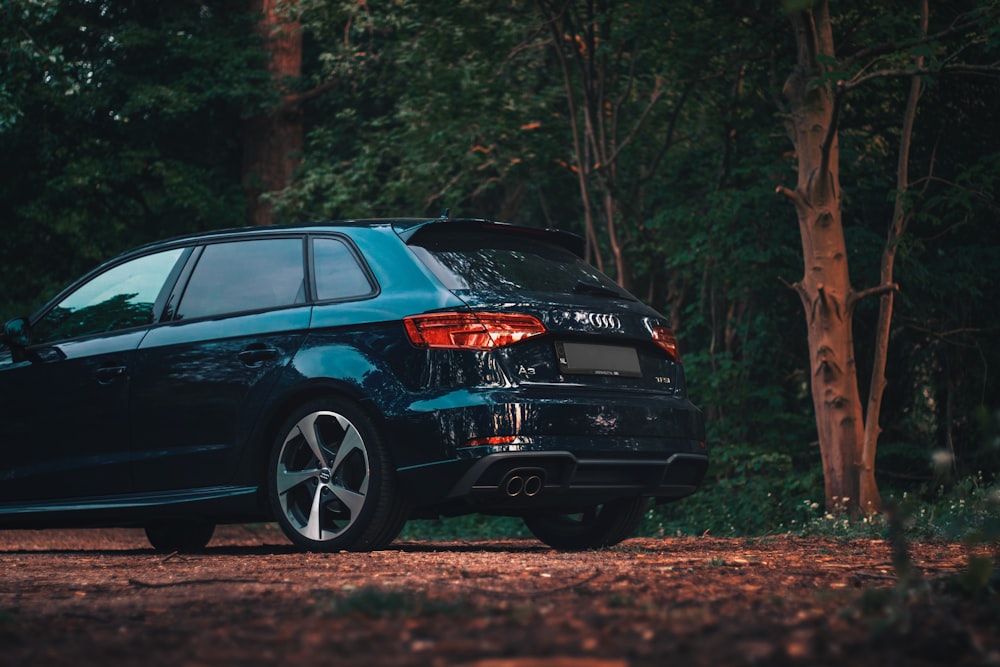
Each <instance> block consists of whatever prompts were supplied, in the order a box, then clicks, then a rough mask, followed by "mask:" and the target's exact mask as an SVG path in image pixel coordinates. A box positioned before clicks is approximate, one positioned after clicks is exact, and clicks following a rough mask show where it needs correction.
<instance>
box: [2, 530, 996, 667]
mask: <svg viewBox="0 0 1000 667" xmlns="http://www.w3.org/2000/svg"><path fill="white" fill-rule="evenodd" d="M972 555H973V554H970V553H969V552H968V551H967V549H966V548H965V547H964V546H962V545H960V544H955V543H919V544H910V545H909V562H910V563H911V564H912V565H913V566H915V571H914V576H913V577H912V578H910V579H909V581H908V582H902V581H900V579H899V577H898V574H897V573H898V572H901V571H902V570H900V569H899V568H898V567H897V566H895V565H894V563H893V554H892V548H891V545H889V544H888V543H886V542H884V541H881V540H837V539H821V538H808V539H806V538H796V537H788V536H777V537H767V538H756V539H719V538H710V537H701V538H666V539H648V538H642V539H633V540H629V541H627V542H624V543H623V544H622V545H620V546H619V547H616V548H614V549H608V550H603V551H588V552H581V553H563V552H558V551H553V550H551V549H548V548H546V547H544V546H542V545H541V544H539V543H537V542H532V541H527V540H510V541H506V540H502V541H489V542H405V541H404V542H399V543H396V544H393V545H392V547H391V549H389V550H386V551H381V552H375V553H337V554H329V555H320V554H307V553H300V552H297V551H295V550H294V549H292V548H291V547H290V546H288V544H287V542H286V541H285V539H284V537H283V536H282V535H281V534H280V532H279V531H278V530H277V529H276V528H275V527H273V526H271V525H269V524H263V525H253V526H242V527H237V526H234V527H222V528H220V529H219V530H218V531H217V533H216V537H215V538H214V539H213V541H212V543H211V544H210V545H209V548H208V549H207V550H206V551H205V552H204V553H200V554H197V555H179V554H171V555H165V554H158V553H155V552H153V551H152V550H151V549H150V548H149V547H148V546H147V544H146V542H145V537H144V535H143V533H142V532H141V531H135V530H85V531H45V532H42V531H0V568H2V573H3V574H2V577H3V578H2V584H0V665H45V666H47V665H56V666H59V665H72V666H73V667H82V666H84V665H124V666H132V665H135V666H136V667H139V666H143V667H147V666H156V665H171V666H174V665H189V666H192V667H193V666H200V665H206V666H207V665H273V664H281V665H285V666H295V665H316V664H331V665H337V664H352V663H353V664H357V665H361V666H364V667H367V666H381V665H430V666H436V665H468V666H475V667H533V666H534V665H543V664H544V665H546V666H547V667H633V666H639V665H650V666H653V665H657V666H659V665H667V664H680V665H685V666H687V665H705V666H708V665H711V666H713V667H718V666H725V665H810V666H811V665H846V664H850V665H860V666H869V665H870V666H873V667H874V666H878V667H891V666H893V665H918V666H919V665H938V664H940V665H945V664H947V665H995V666H1000V601H998V598H997V593H996V591H993V590H991V589H990V587H989V586H983V585H981V584H977V585H974V586H970V587H968V589H969V590H971V591H972V592H971V593H970V592H968V590H967V589H966V588H963V587H962V586H961V585H959V584H960V582H961V581H964V580H965V579H968V577H969V571H968V567H967V566H968V564H969V562H970V556H972ZM963 573H965V574H963ZM994 581H995V580H994Z"/></svg>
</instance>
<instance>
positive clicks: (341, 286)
mask: <svg viewBox="0 0 1000 667" xmlns="http://www.w3.org/2000/svg"><path fill="white" fill-rule="evenodd" d="M313 264H314V266H315V270H316V299H317V300H319V301H334V300H338V299H354V298H358V297H364V296H368V295H370V294H373V293H374V291H375V290H374V288H373V287H372V284H371V282H370V281H369V280H368V275H367V274H366V273H365V270H364V269H363V268H362V267H361V265H360V264H359V263H358V258H357V257H356V256H355V255H354V253H353V252H351V249H350V248H349V247H348V246H347V244H346V243H344V242H343V241H341V240H339V239H333V238H317V239H313Z"/></svg>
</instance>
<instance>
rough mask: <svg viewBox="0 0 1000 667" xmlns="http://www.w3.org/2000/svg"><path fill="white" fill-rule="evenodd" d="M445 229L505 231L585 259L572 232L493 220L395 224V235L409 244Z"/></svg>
mask: <svg viewBox="0 0 1000 667" xmlns="http://www.w3.org/2000/svg"><path fill="white" fill-rule="evenodd" d="M445 226H447V227H460V226H461V227H465V228H467V229H468V228H478V229H484V230H486V229H493V230H505V231H509V232H510V233H513V234H519V235H521V236H527V237H534V238H537V239H538V240H539V241H546V242H548V243H552V244H555V245H557V246H560V247H562V248H565V249H566V250H569V251H570V252H572V253H573V254H574V255H576V256H577V257H580V258H581V259H585V254H586V242H585V241H584V239H583V237H581V236H578V235H577V234H573V233H572V232H567V231H563V230H561V229H538V228H537V227H525V226H524V225H513V224H510V223H508V222H497V221H495V220H484V219H478V218H445V217H441V218H434V219H431V220H423V221H417V222H416V223H415V224H403V223H400V224H396V225H394V228H395V230H396V233H397V234H398V235H399V237H400V238H401V239H403V241H405V242H407V243H409V242H410V240H411V239H412V238H413V237H415V236H417V235H420V234H421V233H424V232H425V231H427V230H432V229H433V230H437V229H443V228H444V227H445Z"/></svg>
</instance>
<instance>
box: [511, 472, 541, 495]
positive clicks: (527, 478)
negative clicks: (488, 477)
mask: <svg viewBox="0 0 1000 667" xmlns="http://www.w3.org/2000/svg"><path fill="white" fill-rule="evenodd" d="M544 477H545V473H544V471H542V470H533V469H527V470H521V469H517V470H512V471H510V473H508V474H507V477H506V478H504V481H503V483H501V485H500V488H501V489H503V492H504V493H505V494H506V495H507V497H508V498H520V497H525V498H534V497H535V496H537V495H538V494H539V493H541V492H542V487H543V486H544V485H545V479H544Z"/></svg>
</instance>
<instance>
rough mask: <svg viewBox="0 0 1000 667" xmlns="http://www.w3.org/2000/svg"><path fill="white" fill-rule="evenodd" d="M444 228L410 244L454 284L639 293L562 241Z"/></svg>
mask: <svg viewBox="0 0 1000 667" xmlns="http://www.w3.org/2000/svg"><path fill="white" fill-rule="evenodd" d="M426 231H427V232H431V231H432V230H426ZM442 231H446V233H442ZM442 231H436V230H435V231H434V232H433V233H424V234H420V235H417V236H415V237H414V238H412V239H410V247H411V248H413V251H414V252H415V253H416V254H417V256H418V257H420V259H421V260H422V261H423V262H424V263H425V264H426V265H427V267H428V268H429V269H430V270H431V271H432V272H433V273H434V275H435V276H437V278H438V279H439V280H440V281H441V282H442V283H443V284H444V286H445V287H447V288H449V289H453V290H474V291H482V290H486V291H500V292H521V291H532V292H558V293H564V294H574V293H576V294H579V293H601V294H606V295H607V296H617V297H621V298H627V299H632V298H633V297H631V296H630V295H629V294H628V293H627V292H625V291H624V290H622V289H621V288H620V287H619V286H618V284H617V283H615V282H614V281H613V280H611V279H610V278H608V277H607V276H605V275H604V274H603V273H601V272H600V271H598V270H597V269H596V268H594V267H593V266H591V265H590V264H588V263H587V262H585V261H583V260H582V259H580V258H579V257H577V256H576V255H574V254H573V253H572V252H570V251H569V250H567V249H565V248H563V247H561V246H559V245H556V244H553V243H548V242H546V241H544V240H540V239H538V238H535V237H532V236H527V235H521V234H517V233H514V232H506V231H505V232H492V231H483V230H470V231H467V232H465V231H460V230H455V229H447V230H442Z"/></svg>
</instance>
